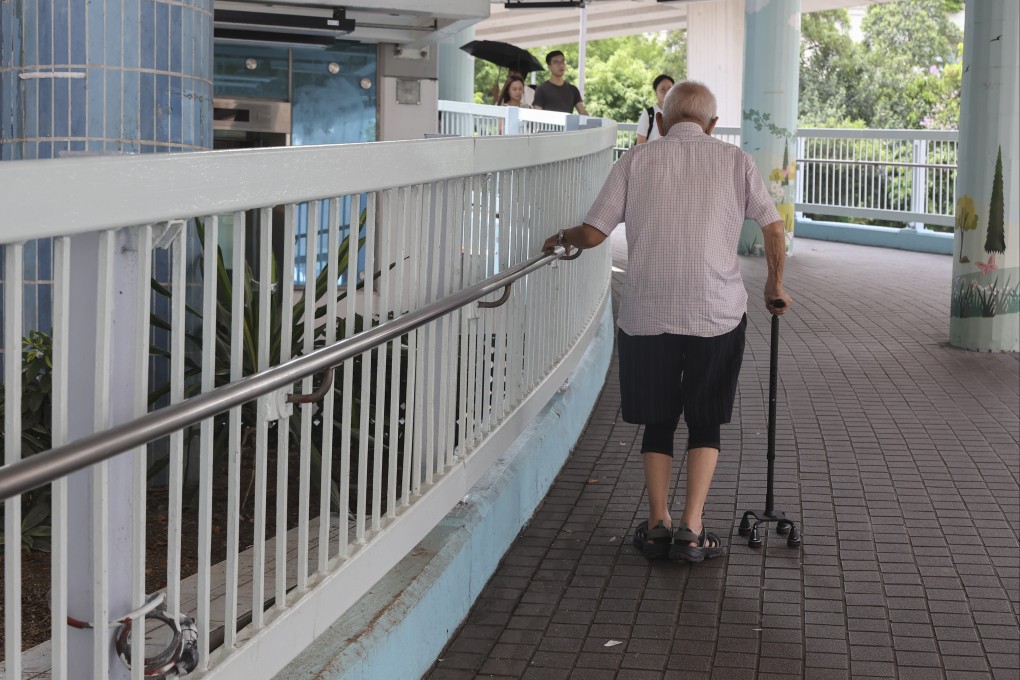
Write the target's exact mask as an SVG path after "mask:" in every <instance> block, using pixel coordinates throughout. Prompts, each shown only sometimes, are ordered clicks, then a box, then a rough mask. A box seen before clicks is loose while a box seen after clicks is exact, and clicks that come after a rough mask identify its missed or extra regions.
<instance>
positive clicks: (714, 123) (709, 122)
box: [705, 116, 719, 137]
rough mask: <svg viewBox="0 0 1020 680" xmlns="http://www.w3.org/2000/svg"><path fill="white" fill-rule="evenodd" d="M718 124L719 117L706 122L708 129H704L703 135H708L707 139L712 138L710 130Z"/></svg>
mask: <svg viewBox="0 0 1020 680" xmlns="http://www.w3.org/2000/svg"><path fill="white" fill-rule="evenodd" d="M718 122H719V116H716V117H715V118H713V119H711V120H710V121H708V127H707V128H705V134H706V135H708V136H709V137H711V136H712V130H714V129H715V125H716V123H718Z"/></svg>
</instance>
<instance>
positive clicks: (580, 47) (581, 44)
mask: <svg viewBox="0 0 1020 680" xmlns="http://www.w3.org/2000/svg"><path fill="white" fill-rule="evenodd" d="M587 54H588V5H581V33H580V36H578V42H577V89H578V90H580V91H581V99H584V60H585V58H586V57H587Z"/></svg>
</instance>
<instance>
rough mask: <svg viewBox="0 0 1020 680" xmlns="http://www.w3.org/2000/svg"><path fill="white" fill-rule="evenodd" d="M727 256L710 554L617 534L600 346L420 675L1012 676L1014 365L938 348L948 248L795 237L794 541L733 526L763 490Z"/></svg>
mask: <svg viewBox="0 0 1020 680" xmlns="http://www.w3.org/2000/svg"><path fill="white" fill-rule="evenodd" d="M743 269H744V277H745V281H746V282H747V285H748V290H749V291H750V298H751V301H752V304H751V310H750V312H749V318H750V325H749V328H748V345H747V352H746V355H745V359H744V368H743V373H742V375H741V381H740V390H739V397H738V399H739V401H738V403H737V408H736V413H735V415H734V422H733V423H731V424H730V425H728V426H725V427H724V428H723V442H722V444H723V455H722V457H721V458H720V464H719V469H718V471H717V474H716V478H715V482H714V484H713V489H712V494H711V496H710V497H709V505H708V508H707V512H706V518H705V521H706V524H707V526H709V527H710V528H711V529H714V530H716V531H717V532H718V533H719V534H720V535H722V536H723V537H724V540H725V541H726V543H727V545H728V546H729V552H728V555H727V556H726V557H725V558H723V559H719V560H716V561H714V562H706V563H703V564H701V565H694V566H688V565H684V564H676V563H655V564H649V563H647V562H646V561H645V560H644V559H643V558H642V557H640V556H639V555H637V554H636V552H635V550H634V549H633V547H632V546H631V545H630V536H631V531H632V528H633V526H634V525H635V524H637V522H639V521H640V520H641V519H642V518H643V516H644V512H645V506H644V498H643V482H642V476H641V462H640V453H639V447H640V438H639V434H640V433H639V430H638V428H637V427H636V426H633V425H628V424H626V423H624V422H623V421H622V420H620V416H619V392H618V387H617V376H616V364H615V362H614V363H613V366H612V367H611V369H610V375H609V378H608V381H607V383H606V388H605V390H604V392H603V393H602V395H601V397H600V399H599V401H598V405H597V407H596V409H595V411H594V412H593V413H592V416H591V421H590V422H589V424H588V427H587V429H586V431H585V432H584V434H583V436H582V439H581V440H580V441H579V442H578V444H577V447H576V449H575V451H574V453H573V454H572V456H571V457H570V459H569V460H568V462H567V464H566V466H565V467H564V468H563V470H562V472H561V473H560V475H559V477H558V478H557V480H556V482H555V483H554V485H553V487H552V489H551V490H550V492H549V495H548V497H547V498H546V500H545V502H544V504H543V505H542V506H541V507H540V508H539V510H538V512H537V513H536V514H535V517H534V518H533V520H532V521H531V523H530V524H529V525H528V526H527V527H525V529H524V530H523V531H522V532H521V534H520V536H519V537H518V539H517V540H516V541H515V542H514V544H513V545H512V546H510V548H509V550H508V552H507V554H506V556H505V558H504V560H503V562H502V564H501V565H500V567H499V569H498V570H497V572H496V574H495V575H494V576H493V578H492V580H491V581H490V582H489V584H488V585H487V586H486V588H485V590H484V591H483V593H482V595H481V597H480V598H479V600H478V602H477V603H476V605H475V607H474V608H473V609H472V611H471V613H470V614H469V615H468V618H467V620H466V621H465V623H464V624H463V626H462V627H461V629H460V630H459V631H457V633H456V635H455V636H454V637H453V639H452V640H451V642H450V644H449V645H448V647H447V649H445V650H444V651H443V653H442V654H441V655H440V659H439V660H438V661H437V662H436V665H435V667H434V668H433V670H432V671H431V672H430V673H429V674H428V675H427V676H426V677H427V678H429V679H430V680H461V679H467V678H477V677H480V678H524V679H527V680H561V679H566V678H570V679H577V680H603V679H604V680H646V679H647V680H681V679H683V680H688V679H689V680H695V679H709V678H711V679H712V680H716V679H718V680H744V679H748V680H750V679H752V678H758V679H760V680H766V679H772V678H776V679H778V678H808V679H810V678H851V677H852V678H865V677H881V678H901V679H903V680H908V679H909V680H921V679H928V678H933V679H934V678H944V679H950V680H957V679H959V680H963V679H964V678H994V679H995V680H1016V679H1017V678H1018V677H1020V670H1018V668H1020V632H1018V630H1020V628H1018V623H1017V614H1018V611H1020V595H1018V591H1020V547H1018V540H1017V537H1018V533H1020V490H1018V479H1020V447H1018V441H1020V433H1018V430H1020V358H1018V357H1017V355H1015V354H978V353H970V352H963V351H960V350H956V349H953V348H950V347H948V346H947V345H946V343H945V339H946V338H947V337H948V318H947V310H948V305H949V286H950V276H951V270H952V262H951V260H950V258H948V257H945V256H938V255H926V254H918V253H909V252H902V251H893V250H883V249H875V248H864V247H858V246H849V245H843V244H834V243H826V242H821V241H807V240H800V241H798V244H797V255H796V256H795V258H793V259H792V260H791V261H790V262H789V265H788V268H787V276H786V283H787V289H788V290H789V292H790V293H791V295H792V296H793V298H794V304H795V308H794V309H793V310H791V313H790V314H787V315H786V316H784V317H783V319H782V328H781V332H780V389H779V425H778V434H777V466H776V470H777V472H776V477H777V483H776V507H777V508H778V509H781V510H785V511H786V512H787V513H788V514H789V515H790V516H792V517H793V518H795V519H797V520H801V523H800V526H801V527H802V531H803V546H802V548H801V549H800V550H797V549H791V548H788V547H786V541H785V539H784V538H782V537H780V536H775V535H772V536H769V538H768V540H767V542H766V545H765V546H764V547H763V548H762V549H761V550H754V549H751V548H749V547H748V546H747V544H746V542H745V541H744V539H741V538H740V536H739V535H738V534H737V530H736V528H737V523H738V521H739V519H740V516H741V514H742V511H743V510H745V509H749V508H760V507H762V506H763V498H764V485H765V481H764V480H765V446H766V445H765V429H766V424H765V423H766V415H765V414H766V411H765V409H766V400H767V390H768V356H769V355H768V333H769V326H768V318H767V316H766V314H765V312H764V310H763V309H762V306H761V304H759V303H758V300H759V298H760V295H761V294H760V291H761V290H762V285H763V283H764V274H765V263H764V261H762V260H760V259H757V260H748V259H745V260H744V261H743ZM617 283H618V282H617ZM684 438H685V433H684V432H683V431H681V432H680V433H678V441H683V439H684ZM683 462H684V461H683V459H682V457H680V456H678V457H677V459H676V463H675V466H676V470H677V472H681V465H682V463H683ZM682 479H683V477H682V472H681V474H678V481H677V483H676V485H675V490H674V496H673V498H674V500H673V507H674V508H675V509H676V514H674V517H676V516H678V512H679V508H681V507H682V505H683V483H682ZM611 641H616V642H619V644H614V643H613V642H611ZM607 645H608V646H607Z"/></svg>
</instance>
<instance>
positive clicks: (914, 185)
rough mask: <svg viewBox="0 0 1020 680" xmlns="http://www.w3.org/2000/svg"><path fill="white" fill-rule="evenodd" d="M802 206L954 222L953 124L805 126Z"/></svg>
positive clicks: (801, 135) (800, 143)
mask: <svg viewBox="0 0 1020 680" xmlns="http://www.w3.org/2000/svg"><path fill="white" fill-rule="evenodd" d="M797 137H798V139H797V164H798V168H797V194H796V202H797V210H799V211H801V212H807V213H819V214H823V215H841V216H846V217H858V218H860V217H863V218H868V219H879V220H894V221H901V222H913V223H915V225H916V226H917V227H919V228H920V227H921V226H923V224H924V223H928V224H937V225H941V226H952V225H953V216H954V214H955V212H956V207H955V205H954V200H955V198H954V197H955V193H956V165H957V157H958V156H957V151H958V137H959V135H958V133H957V132H956V131H955V130H830V129H807V128H804V129H801V130H800V131H799V132H798V134H797Z"/></svg>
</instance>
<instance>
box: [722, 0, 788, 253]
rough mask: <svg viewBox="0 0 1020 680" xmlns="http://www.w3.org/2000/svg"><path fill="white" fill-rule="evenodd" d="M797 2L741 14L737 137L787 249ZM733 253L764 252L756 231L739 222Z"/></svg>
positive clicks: (764, 1)
mask: <svg viewBox="0 0 1020 680" xmlns="http://www.w3.org/2000/svg"><path fill="white" fill-rule="evenodd" d="M799 80H800V0H747V2H746V6H745V11H744V97H743V102H744V103H743V116H742V121H741V126H740V139H741V145H742V146H743V149H744V150H745V151H747V152H748V153H750V154H751V155H752V156H753V157H754V160H755V163H756V164H757V165H758V170H759V171H760V172H761V174H762V176H763V177H764V178H765V182H766V184H768V186H769V189H770V190H771V192H772V199H773V200H774V201H775V203H776V208H777V209H778V210H779V215H780V216H781V217H782V218H783V221H784V222H785V223H786V251H787V252H791V251H792V249H793V223H794V207H793V206H794V190H795V188H796V182H795V178H794V170H795V168H796V163H795V162H794V160H795V159H796V157H797V138H796V134H797V86H798V82H799ZM737 249H738V252H740V253H741V254H743V255H761V254H763V253H764V245H763V237H762V233H761V227H760V226H759V225H758V223H757V222H752V221H750V220H748V221H745V222H744V229H743V231H742V232H741V235H740V243H739V245H738V246H737Z"/></svg>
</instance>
